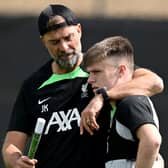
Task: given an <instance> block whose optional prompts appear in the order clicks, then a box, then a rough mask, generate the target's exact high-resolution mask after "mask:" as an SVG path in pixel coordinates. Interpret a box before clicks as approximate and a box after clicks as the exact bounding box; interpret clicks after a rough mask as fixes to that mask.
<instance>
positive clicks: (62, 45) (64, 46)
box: [59, 41, 69, 51]
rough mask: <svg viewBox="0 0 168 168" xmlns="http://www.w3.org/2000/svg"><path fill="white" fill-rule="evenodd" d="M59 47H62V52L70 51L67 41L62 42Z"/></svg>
mask: <svg viewBox="0 0 168 168" xmlns="http://www.w3.org/2000/svg"><path fill="white" fill-rule="evenodd" d="M59 47H60V50H62V51H66V50H67V49H69V45H68V42H66V41H61V42H60V46H59Z"/></svg>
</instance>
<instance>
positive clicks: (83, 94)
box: [81, 83, 88, 98]
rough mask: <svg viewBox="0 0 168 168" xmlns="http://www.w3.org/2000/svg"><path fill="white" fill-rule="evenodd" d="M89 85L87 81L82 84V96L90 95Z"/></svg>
mask: <svg viewBox="0 0 168 168" xmlns="http://www.w3.org/2000/svg"><path fill="white" fill-rule="evenodd" d="M87 86H88V83H85V84H83V85H82V87H81V91H82V94H81V98H85V97H88V89H87Z"/></svg>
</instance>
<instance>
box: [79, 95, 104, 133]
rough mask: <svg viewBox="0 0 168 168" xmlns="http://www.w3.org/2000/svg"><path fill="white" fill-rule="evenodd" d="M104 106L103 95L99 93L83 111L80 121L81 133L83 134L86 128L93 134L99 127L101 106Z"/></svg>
mask: <svg viewBox="0 0 168 168" xmlns="http://www.w3.org/2000/svg"><path fill="white" fill-rule="evenodd" d="M102 107H103V97H102V95H100V94H98V95H95V97H94V98H93V99H92V100H91V101H90V103H89V104H88V105H87V106H86V108H85V109H84V110H83V111H82V113H81V121H80V134H81V135H82V134H83V132H84V129H85V130H86V131H87V132H88V133H89V134H90V135H93V133H94V130H98V129H99V125H98V123H97V122H96V119H97V117H98V115H99V112H100V110H101V108H102Z"/></svg>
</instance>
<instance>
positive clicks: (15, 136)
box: [2, 131, 37, 168]
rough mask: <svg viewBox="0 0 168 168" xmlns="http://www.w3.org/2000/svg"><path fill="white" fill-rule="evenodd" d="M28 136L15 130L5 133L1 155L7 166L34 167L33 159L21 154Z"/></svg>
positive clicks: (10, 167)
mask: <svg viewBox="0 0 168 168" xmlns="http://www.w3.org/2000/svg"><path fill="white" fill-rule="evenodd" d="M27 138H28V136H27V135H26V134H24V133H21V132H17V131H10V132H8V133H7V135H6V138H5V141H4V144H3V147H2V156H3V159H4V163H5V166H6V167H7V168H25V167H26V168H34V167H35V163H36V162H37V161H36V160H35V159H32V160H30V159H29V158H28V157H26V156H23V151H24V148H25V145H26V142H27Z"/></svg>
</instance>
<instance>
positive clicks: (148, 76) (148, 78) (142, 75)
mask: <svg viewBox="0 0 168 168" xmlns="http://www.w3.org/2000/svg"><path fill="white" fill-rule="evenodd" d="M133 79H136V80H138V81H137V82H139V84H141V85H142V86H144V87H145V88H146V93H147V94H146V95H147V96H152V95H155V94H158V93H161V92H162V91H163V89H164V83H163V79H162V78H161V77H160V76H159V75H157V74H156V73H155V72H153V71H151V70H149V69H146V68H138V69H136V70H135V71H134V75H133ZM144 90H145V89H144Z"/></svg>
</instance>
